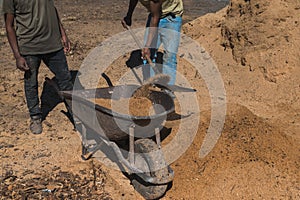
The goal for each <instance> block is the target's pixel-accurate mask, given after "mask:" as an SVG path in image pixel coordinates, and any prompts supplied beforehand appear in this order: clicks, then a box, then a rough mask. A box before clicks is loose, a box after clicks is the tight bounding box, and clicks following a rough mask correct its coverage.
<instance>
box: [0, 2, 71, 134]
mask: <svg viewBox="0 0 300 200" xmlns="http://www.w3.org/2000/svg"><path fill="white" fill-rule="evenodd" d="M0 2H1V7H2V12H3V13H4V19H5V26H6V31H7V38H8V41H9V44H10V46H11V49H12V51H13V54H14V57H15V59H16V65H17V68H18V69H20V70H21V71H24V85H25V96H26V101H27V106H28V109H29V114H30V117H31V123H30V130H31V131H32V133H34V134H40V133H42V120H41V116H42V112H41V109H40V105H39V97H38V79H37V77H38V70H39V67H40V64H41V61H43V62H44V63H45V64H46V66H47V67H48V68H49V69H50V70H51V71H52V72H53V73H54V74H55V77H56V78H57V80H58V86H59V88H60V89H61V90H72V88H73V84H72V81H71V74H70V72H69V70H68V64H67V60H66V56H65V53H64V51H65V52H67V51H69V50H70V42H69V40H68V37H67V35H66V33H65V30H64V28H63V26H62V24H61V22H60V20H59V17H58V13H57V10H56V8H55V6H54V2H53V0H0Z"/></svg>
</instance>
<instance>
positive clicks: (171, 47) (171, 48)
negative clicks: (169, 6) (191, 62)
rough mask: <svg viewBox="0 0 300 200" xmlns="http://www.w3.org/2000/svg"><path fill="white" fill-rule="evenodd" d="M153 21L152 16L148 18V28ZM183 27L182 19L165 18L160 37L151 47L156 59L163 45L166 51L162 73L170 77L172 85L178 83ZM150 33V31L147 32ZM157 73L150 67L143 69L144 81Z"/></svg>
mask: <svg viewBox="0 0 300 200" xmlns="http://www.w3.org/2000/svg"><path fill="white" fill-rule="evenodd" d="M150 20H151V15H149V17H148V21H147V25H146V27H149V25H150ZM181 26H182V17H180V16H176V17H172V16H171V15H168V16H166V17H165V18H162V19H160V21H159V25H158V28H159V29H158V35H157V38H156V39H157V40H156V41H155V40H154V43H156V44H152V45H151V47H152V48H153V49H154V51H153V50H152V51H151V54H152V55H151V56H152V57H154V58H155V54H156V51H157V49H158V48H159V46H160V45H161V44H162V45H163V49H164V56H163V68H162V73H163V74H168V75H170V78H171V79H170V82H169V84H170V85H174V84H175V81H176V70H177V57H176V56H177V52H178V47H179V43H180V31H181ZM147 31H149V30H147ZM147 31H146V34H145V39H146V38H147ZM154 74H155V73H154V71H153V70H152V69H151V68H149V67H143V77H144V80H145V79H147V78H149V77H150V76H153V75H154Z"/></svg>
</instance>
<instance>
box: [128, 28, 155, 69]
mask: <svg viewBox="0 0 300 200" xmlns="http://www.w3.org/2000/svg"><path fill="white" fill-rule="evenodd" d="M126 29H127V30H128V31H129V33H130V35H131V36H132V38H133V39H134V41H135V43H136V44H137V45H138V47H139V48H140V49H143V45H142V43H141V42H140V40H139V39H138V38H137V36H136V35H135V33H134V32H133V31H132V29H131V28H130V26H128V25H127V26H126ZM145 57H146V60H147V61H148V63H149V64H150V66H151V67H152V68H153V69H154V71H155V72H156V73H158V72H159V71H158V70H157V69H156V67H155V66H154V64H153V62H152V60H151V59H150V58H149V56H147V55H146V56H145Z"/></svg>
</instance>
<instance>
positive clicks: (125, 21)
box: [121, 16, 132, 29]
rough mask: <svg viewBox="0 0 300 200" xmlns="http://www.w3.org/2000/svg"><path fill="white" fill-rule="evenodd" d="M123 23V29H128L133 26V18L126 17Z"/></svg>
mask: <svg viewBox="0 0 300 200" xmlns="http://www.w3.org/2000/svg"><path fill="white" fill-rule="evenodd" d="M121 23H122V25H123V27H124V28H126V29H127V27H128V26H131V24H132V20H131V17H129V16H126V17H124V18H123V20H122V21H121Z"/></svg>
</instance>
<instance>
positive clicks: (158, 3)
mask: <svg viewBox="0 0 300 200" xmlns="http://www.w3.org/2000/svg"><path fill="white" fill-rule="evenodd" d="M161 9H162V0H151V1H150V12H151V21H150V25H149V32H148V37H147V41H146V44H145V48H144V49H143V52H142V56H143V57H145V56H148V57H150V49H149V47H151V44H152V41H153V39H154V38H156V37H157V31H158V23H159V19H160V16H161Z"/></svg>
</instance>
